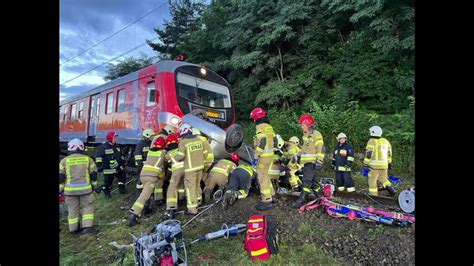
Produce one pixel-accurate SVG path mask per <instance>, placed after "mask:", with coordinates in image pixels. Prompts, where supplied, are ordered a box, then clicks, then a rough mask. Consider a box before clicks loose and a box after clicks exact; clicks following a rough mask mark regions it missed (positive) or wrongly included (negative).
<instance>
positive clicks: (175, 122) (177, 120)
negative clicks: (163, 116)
mask: <svg viewBox="0 0 474 266" xmlns="http://www.w3.org/2000/svg"><path fill="white" fill-rule="evenodd" d="M170 123H171V124H172V125H173V126H177V125H178V124H179V118H177V117H175V116H173V117H171V119H170Z"/></svg>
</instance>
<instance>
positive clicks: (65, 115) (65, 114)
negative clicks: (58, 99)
mask: <svg viewBox="0 0 474 266" xmlns="http://www.w3.org/2000/svg"><path fill="white" fill-rule="evenodd" d="M66 120H67V105H65V106H64V111H63V121H66Z"/></svg>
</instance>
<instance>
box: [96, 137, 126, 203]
mask: <svg viewBox="0 0 474 266" xmlns="http://www.w3.org/2000/svg"><path fill="white" fill-rule="evenodd" d="M117 137H118V134H117V133H115V132H113V131H111V132H109V133H107V135H106V137H105V138H106V142H104V143H102V145H100V146H99V147H98V148H97V153H96V157H95V161H96V163H97V167H98V172H99V173H101V172H103V173H104V185H103V186H102V190H103V191H104V194H105V197H106V198H110V197H111V196H110V191H111V189H112V183H113V180H114V177H117V179H118V187H119V192H120V194H125V193H126V189H125V172H124V166H123V159H122V154H121V153H120V149H119V148H118V146H117V144H116V142H117Z"/></svg>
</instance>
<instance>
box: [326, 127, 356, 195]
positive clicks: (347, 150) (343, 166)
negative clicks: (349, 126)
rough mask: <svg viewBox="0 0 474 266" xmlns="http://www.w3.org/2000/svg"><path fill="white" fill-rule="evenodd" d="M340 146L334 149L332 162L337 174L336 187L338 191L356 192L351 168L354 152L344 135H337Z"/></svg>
mask: <svg viewBox="0 0 474 266" xmlns="http://www.w3.org/2000/svg"><path fill="white" fill-rule="evenodd" d="M337 141H338V142H339V144H338V145H337V146H336V148H335V149H334V154H333V158H332V161H331V164H332V167H333V168H334V171H335V172H336V185H337V190H338V191H344V190H345V189H347V192H354V191H355V187H354V180H352V177H351V166H352V162H354V151H353V150H352V147H351V145H349V144H348V143H347V142H346V141H347V136H346V134H344V133H339V135H337Z"/></svg>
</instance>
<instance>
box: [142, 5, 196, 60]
mask: <svg viewBox="0 0 474 266" xmlns="http://www.w3.org/2000/svg"><path fill="white" fill-rule="evenodd" d="M168 4H169V8H170V14H171V17H172V20H171V21H165V23H164V29H158V28H155V29H154V31H155V32H156V33H157V34H158V35H159V36H160V38H159V39H160V41H159V42H156V43H153V42H151V41H149V40H147V43H148V45H150V47H151V48H152V49H153V50H155V51H157V52H158V53H160V56H161V57H162V58H166V59H173V58H175V57H176V56H178V55H179V54H181V53H183V51H182V46H186V43H187V42H188V40H189V38H188V36H189V35H190V34H191V33H192V32H195V31H198V30H199V28H200V25H199V23H198V19H199V18H200V16H201V14H202V12H203V10H204V7H205V6H204V4H202V3H193V2H192V1H191V0H174V1H173V0H168ZM186 56H187V55H186Z"/></svg>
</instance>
